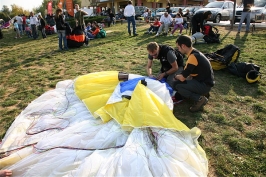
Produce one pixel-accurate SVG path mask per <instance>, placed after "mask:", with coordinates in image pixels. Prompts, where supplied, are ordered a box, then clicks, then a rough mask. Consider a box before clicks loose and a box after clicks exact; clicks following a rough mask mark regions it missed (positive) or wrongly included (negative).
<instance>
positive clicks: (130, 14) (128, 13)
mask: <svg viewBox="0 0 266 177" xmlns="http://www.w3.org/2000/svg"><path fill="white" fill-rule="evenodd" d="M124 16H125V17H126V18H127V24H128V25H127V31H128V34H129V35H130V36H131V29H130V23H132V27H133V36H137V35H138V34H137V33H136V21H135V8H134V6H133V5H132V1H131V0H129V1H128V4H127V6H126V7H125V10H124Z"/></svg>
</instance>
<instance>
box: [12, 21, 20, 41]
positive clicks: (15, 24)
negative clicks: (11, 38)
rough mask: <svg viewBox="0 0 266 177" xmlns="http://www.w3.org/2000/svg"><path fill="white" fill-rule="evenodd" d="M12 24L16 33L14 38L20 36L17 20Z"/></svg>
mask: <svg viewBox="0 0 266 177" xmlns="http://www.w3.org/2000/svg"><path fill="white" fill-rule="evenodd" d="M13 25H14V30H15V33H16V36H15V39H17V38H21V36H20V31H19V27H18V22H17V20H16V19H15V20H14V22H13Z"/></svg>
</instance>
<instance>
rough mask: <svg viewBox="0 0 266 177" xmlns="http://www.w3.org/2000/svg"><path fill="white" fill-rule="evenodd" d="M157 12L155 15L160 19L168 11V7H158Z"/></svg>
mask: <svg viewBox="0 0 266 177" xmlns="http://www.w3.org/2000/svg"><path fill="white" fill-rule="evenodd" d="M155 12H156V13H155V16H156V17H157V18H159V19H160V18H161V16H162V15H163V14H164V12H166V8H157V9H156V11H155Z"/></svg>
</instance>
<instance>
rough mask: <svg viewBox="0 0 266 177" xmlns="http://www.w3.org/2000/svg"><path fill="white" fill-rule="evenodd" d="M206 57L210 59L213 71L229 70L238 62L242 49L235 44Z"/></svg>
mask: <svg viewBox="0 0 266 177" xmlns="http://www.w3.org/2000/svg"><path fill="white" fill-rule="evenodd" d="M204 55H205V56H206V57H207V58H208V59H209V61H210V63H211V66H212V68H213V70H220V69H224V68H227V66H228V65H229V64H230V63H233V62H237V60H238V57H239V55H240V49H239V48H238V47H237V46H235V45H233V44H229V45H227V46H225V47H224V48H223V49H219V50H217V51H216V52H213V53H207V54H204Z"/></svg>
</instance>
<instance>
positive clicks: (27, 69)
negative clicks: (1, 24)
mask: <svg viewBox="0 0 266 177" xmlns="http://www.w3.org/2000/svg"><path fill="white" fill-rule="evenodd" d="M147 28H148V25H146V24H139V23H138V24H137V30H138V33H139V36H137V37H129V36H128V33H127V28H126V24H123V25H120V24H117V25H115V26H113V27H110V28H106V30H107V37H106V38H104V39H96V40H92V41H91V42H90V46H89V47H80V48H77V49H70V50H69V51H67V52H58V51H57V49H58V43H57V36H56V35H50V36H48V38H47V39H45V40H43V39H38V40H31V39H28V38H27V37H25V36H23V38H22V39H14V35H15V34H14V32H13V31H12V30H4V31H3V33H4V39H1V40H0V61H1V62H0V64H1V65H0V98H1V100H0V137H1V138H3V137H4V134H5V132H6V131H7V129H8V128H9V126H10V125H11V124H12V122H13V121H14V119H15V118H16V116H18V115H19V113H20V112H21V111H22V110H23V109H25V107H26V106H27V105H28V104H29V103H30V102H31V101H33V100H34V99H36V98H37V97H39V96H40V95H42V94H43V93H44V92H46V91H48V90H51V89H54V88H55V85H56V83H57V82H59V81H62V80H66V79H75V78H76V77H77V76H79V75H83V74H88V73H91V72H97V71H107V70H117V71H124V72H128V73H133V74H141V75H145V74H146V72H145V66H146V62H147V51H146V45H147V44H148V43H149V42H151V41H156V42H158V43H163V44H169V45H171V46H174V47H175V40H176V37H157V38H156V37H154V36H152V35H144V32H145V31H146V30H147ZM218 29H219V31H220V33H221V41H222V42H221V43H220V44H198V45H195V46H194V47H195V48H197V49H199V50H200V51H202V52H203V53H211V52H214V51H216V50H218V49H220V48H223V47H224V46H225V45H227V44H235V45H237V46H238V47H239V48H240V50H241V54H240V57H239V61H240V62H252V63H255V64H257V65H259V66H260V67H261V73H263V76H262V79H261V80H260V82H259V83H254V84H248V83H247V82H246V80H245V79H243V78H238V77H236V76H234V75H231V74H230V73H229V72H228V71H227V70H222V71H214V74H215V81H216V85H215V86H214V87H213V89H212V90H211V97H210V100H209V102H208V104H207V105H206V106H205V108H204V110H203V111H202V112H198V113H190V112H189V111H188V108H189V106H190V104H191V103H192V102H190V101H184V102H183V103H181V104H178V105H176V106H175V108H174V114H175V116H176V117H177V118H178V119H180V120H181V121H182V122H184V123H185V124H186V125H187V126H188V127H189V128H192V127H195V126H197V127H199V128H200V129H201V131H202V136H201V137H200V138H199V142H200V144H201V146H202V147H203V149H204V150H205V151H206V153H207V157H208V159H209V170H210V173H209V176H210V177H213V176H218V177H221V176H225V177H227V176H239V177H240V176H241V177H245V176H248V177H250V176H251V177H252V176H254V177H257V176H261V177H262V176H265V175H266V149H265V148H266V133H265V132H266V99H265V98H266V82H265V78H266V76H265V74H266V69H265V66H266V60H265V56H266V51H265V49H266V43H265V41H266V31H265V30H264V31H263V30H260V31H256V32H255V34H251V33H249V34H244V33H241V34H240V36H237V35H236V31H230V30H227V29H224V28H221V27H219V28H218ZM159 68H160V64H159V62H157V61H156V62H155V65H154V72H157V71H159Z"/></svg>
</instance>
